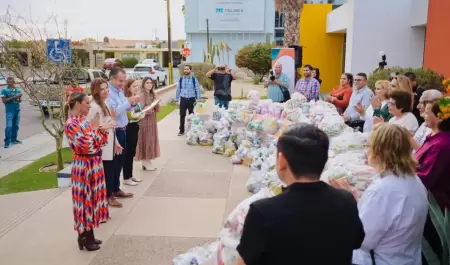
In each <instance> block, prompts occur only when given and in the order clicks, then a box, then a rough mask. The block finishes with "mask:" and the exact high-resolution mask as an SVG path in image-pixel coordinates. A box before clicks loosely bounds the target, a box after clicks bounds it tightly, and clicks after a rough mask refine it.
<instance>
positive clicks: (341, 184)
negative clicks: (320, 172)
mask: <svg viewBox="0 0 450 265" xmlns="http://www.w3.org/2000/svg"><path fill="white" fill-rule="evenodd" d="M328 183H329V184H330V185H331V186H332V187H334V188H336V189H343V190H346V191H348V192H350V193H351V194H353V197H354V198H355V200H359V195H358V192H357V190H356V189H355V188H353V187H352V186H350V183H349V182H348V179H347V178H340V179H329V180H328Z"/></svg>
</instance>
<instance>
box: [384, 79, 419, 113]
mask: <svg viewBox="0 0 450 265" xmlns="http://www.w3.org/2000/svg"><path fill="white" fill-rule="evenodd" d="M389 88H390V89H391V90H395V89H399V90H405V91H408V92H409V93H410V94H411V102H412V103H411V108H412V106H413V104H414V91H413V86H412V83H411V79H409V78H408V77H407V76H405V75H396V76H394V77H392V78H391V83H390V85H389Z"/></svg>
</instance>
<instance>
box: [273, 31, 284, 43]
mask: <svg viewBox="0 0 450 265" xmlns="http://www.w3.org/2000/svg"><path fill="white" fill-rule="evenodd" d="M275 42H276V44H277V45H280V46H282V45H283V44H284V29H275Z"/></svg>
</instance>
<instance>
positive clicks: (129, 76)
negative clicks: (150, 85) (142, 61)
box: [127, 72, 142, 80]
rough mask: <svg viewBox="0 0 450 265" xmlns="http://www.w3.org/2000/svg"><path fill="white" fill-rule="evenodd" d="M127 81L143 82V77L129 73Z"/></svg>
mask: <svg viewBox="0 0 450 265" xmlns="http://www.w3.org/2000/svg"><path fill="white" fill-rule="evenodd" d="M127 79H134V80H141V79H142V77H141V76H140V75H139V74H137V73H134V72H128V73H127Z"/></svg>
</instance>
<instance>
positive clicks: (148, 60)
mask: <svg viewBox="0 0 450 265" xmlns="http://www.w3.org/2000/svg"><path fill="white" fill-rule="evenodd" d="M141 64H151V65H153V64H158V62H157V61H156V59H145V60H143V61H142V62H141Z"/></svg>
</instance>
